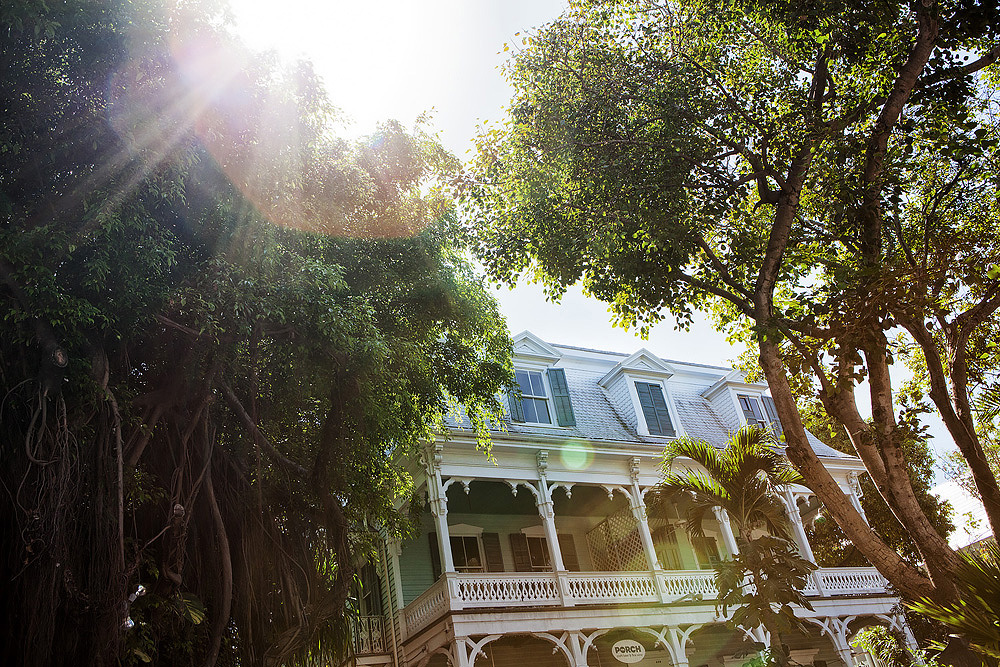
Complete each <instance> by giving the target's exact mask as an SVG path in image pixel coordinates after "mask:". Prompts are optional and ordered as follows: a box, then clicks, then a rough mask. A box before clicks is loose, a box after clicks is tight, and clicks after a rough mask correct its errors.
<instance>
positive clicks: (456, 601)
mask: <svg viewBox="0 0 1000 667" xmlns="http://www.w3.org/2000/svg"><path fill="white" fill-rule="evenodd" d="M444 584H445V594H446V597H447V600H446V603H447V605H448V609H450V610H452V611H459V610H461V609H463V608H464V607H465V603H464V601H463V600H462V596H461V595H460V594H459V590H458V589H459V582H458V573H457V572H445V573H444Z"/></svg>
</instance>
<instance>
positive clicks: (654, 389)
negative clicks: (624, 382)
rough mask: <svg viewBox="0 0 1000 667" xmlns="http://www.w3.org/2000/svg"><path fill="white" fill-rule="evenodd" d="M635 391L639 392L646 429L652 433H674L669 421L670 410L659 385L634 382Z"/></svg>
mask: <svg viewBox="0 0 1000 667" xmlns="http://www.w3.org/2000/svg"><path fill="white" fill-rule="evenodd" d="M635 391H636V393H637V394H639V405H640V406H641V407H642V416H643V417H645V418H646V429H647V430H648V431H649V432H650V433H651V434H652V435H671V436H672V435H674V426H673V424H672V423H671V422H670V412H669V411H668V410H667V403H666V401H664V400H663V391H662V390H661V389H660V386H659V385H655V384H649V383H646V382H636V383H635Z"/></svg>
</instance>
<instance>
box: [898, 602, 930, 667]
mask: <svg viewBox="0 0 1000 667" xmlns="http://www.w3.org/2000/svg"><path fill="white" fill-rule="evenodd" d="M895 620H896V624H897V625H898V626H899V629H900V630H901V631H902V632H903V642H904V643H905V644H906V650H907V651H909V652H910V656H912V657H913V662H914V664H917V665H923V664H924V659H923V656H922V655H921V654H920V644H919V643H917V638H916V637H914V636H913V631H912V630H910V624H909V623H907V622H906V616H904V615H903V614H898V615H897V616H896V619H895Z"/></svg>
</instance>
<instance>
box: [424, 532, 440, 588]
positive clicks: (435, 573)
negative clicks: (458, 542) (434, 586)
mask: <svg viewBox="0 0 1000 667" xmlns="http://www.w3.org/2000/svg"><path fill="white" fill-rule="evenodd" d="M427 538H428V540H429V541H430V543H431V544H430V546H431V577H433V578H434V581H437V580H438V577H440V576H441V551H440V549H441V547H440V546H439V545H438V539H437V533H427Z"/></svg>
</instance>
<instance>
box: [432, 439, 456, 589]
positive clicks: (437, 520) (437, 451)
mask: <svg viewBox="0 0 1000 667" xmlns="http://www.w3.org/2000/svg"><path fill="white" fill-rule="evenodd" d="M426 459H427V461H426V465H427V496H428V501H429V503H430V506H431V514H432V515H433V516H434V527H435V528H436V530H437V537H438V549H440V551H441V571H442V572H454V571H455V561H454V559H453V558H452V557H451V536H450V535H449V534H448V495H447V493H446V492H445V490H444V485H443V484H442V482H441V446H440V445H438V446H436V447H434V448H433V450H428V451H427V452H426Z"/></svg>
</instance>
